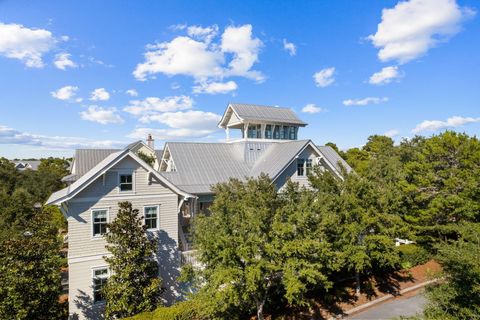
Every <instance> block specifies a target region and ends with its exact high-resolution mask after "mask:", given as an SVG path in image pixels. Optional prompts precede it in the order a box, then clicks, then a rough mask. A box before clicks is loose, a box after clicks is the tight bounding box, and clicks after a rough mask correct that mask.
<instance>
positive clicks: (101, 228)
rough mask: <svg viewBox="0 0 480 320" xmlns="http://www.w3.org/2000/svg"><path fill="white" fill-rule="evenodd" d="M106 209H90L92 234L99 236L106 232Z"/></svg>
mask: <svg viewBox="0 0 480 320" xmlns="http://www.w3.org/2000/svg"><path fill="white" fill-rule="evenodd" d="M107 214H108V211H107V210H92V223H93V236H94V237H97V236H101V235H103V234H105V233H106V232H107Z"/></svg>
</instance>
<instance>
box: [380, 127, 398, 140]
mask: <svg viewBox="0 0 480 320" xmlns="http://www.w3.org/2000/svg"><path fill="white" fill-rule="evenodd" d="M399 134H400V131H398V130H397V129H391V130H388V131H386V132H385V133H384V134H383V135H384V136H387V137H389V138H393V137H396V136H398V135H399Z"/></svg>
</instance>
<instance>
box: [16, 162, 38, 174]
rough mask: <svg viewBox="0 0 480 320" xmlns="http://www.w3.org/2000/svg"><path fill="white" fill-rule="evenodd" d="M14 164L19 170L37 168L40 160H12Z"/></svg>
mask: <svg viewBox="0 0 480 320" xmlns="http://www.w3.org/2000/svg"><path fill="white" fill-rule="evenodd" d="M12 162H13V164H14V165H15V169H17V170H19V171H23V170H27V169H30V170H37V169H38V166H39V165H40V162H41V161H40V160H14V161H12Z"/></svg>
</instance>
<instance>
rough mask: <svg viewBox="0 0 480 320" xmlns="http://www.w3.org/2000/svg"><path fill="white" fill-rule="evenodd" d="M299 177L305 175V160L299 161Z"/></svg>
mask: <svg viewBox="0 0 480 320" xmlns="http://www.w3.org/2000/svg"><path fill="white" fill-rule="evenodd" d="M297 175H298V176H300V177H303V176H304V175H305V159H297Z"/></svg>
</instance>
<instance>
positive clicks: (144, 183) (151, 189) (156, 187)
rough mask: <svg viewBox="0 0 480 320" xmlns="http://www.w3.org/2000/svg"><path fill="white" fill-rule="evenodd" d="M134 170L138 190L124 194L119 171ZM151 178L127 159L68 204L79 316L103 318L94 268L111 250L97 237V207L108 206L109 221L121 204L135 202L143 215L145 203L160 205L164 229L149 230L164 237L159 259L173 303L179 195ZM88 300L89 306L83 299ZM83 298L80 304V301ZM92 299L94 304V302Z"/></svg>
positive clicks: (72, 287)
mask: <svg viewBox="0 0 480 320" xmlns="http://www.w3.org/2000/svg"><path fill="white" fill-rule="evenodd" d="M120 171H122V172H132V173H133V175H134V178H133V182H134V191H133V192H128V193H123V192H119V191H118V189H117V185H118V172H120ZM152 179H153V180H151V181H149V174H148V172H147V171H146V170H145V169H144V168H142V167H141V166H140V165H138V163H137V162H136V161H135V160H133V159H130V158H126V159H124V160H122V161H121V162H120V163H118V164H117V165H116V166H114V167H113V168H112V169H110V170H109V171H108V172H107V173H106V174H105V178H103V177H99V178H98V179H97V180H96V181H94V182H93V183H92V184H91V185H90V186H89V187H87V188H86V189H85V190H83V191H82V192H80V193H79V194H78V195H77V196H76V197H75V198H74V199H72V200H71V201H69V203H68V233H69V249H68V260H69V291H70V292H69V303H70V305H69V309H70V314H71V315H73V314H76V316H75V317H77V318H78V319H84V318H87V319H88V317H86V316H85V315H93V317H90V318H91V319H97V318H98V317H97V316H98V312H99V311H98V310H97V309H98V308H99V307H98V306H92V303H91V302H92V301H93V296H92V288H91V285H92V270H91V269H92V267H97V266H102V265H105V262H104V261H103V258H102V257H103V256H104V255H106V254H108V251H107V250H106V249H105V245H106V241H105V240H104V238H103V237H93V226H92V214H91V210H92V209H107V210H108V218H107V221H108V222H111V221H113V219H115V217H116V215H117V212H118V203H119V202H121V201H129V202H131V203H132V206H133V208H134V209H138V210H139V213H140V214H141V215H142V216H143V208H144V206H150V205H158V206H159V230H155V231H148V232H152V233H154V234H156V235H157V236H158V240H159V247H158V253H157V258H158V260H159V266H160V275H161V277H162V279H163V285H164V286H165V287H166V288H167V289H169V290H167V295H166V296H165V298H166V300H167V302H168V301H172V299H173V298H174V297H175V296H176V295H177V293H176V292H175V290H176V288H175V278H176V277H177V276H178V267H179V253H178V228H179V222H178V195H177V194H175V193H174V192H173V191H171V190H170V189H168V188H166V187H165V186H164V185H162V183H160V182H159V181H157V180H155V178H154V177H153V178H152ZM79 300H81V301H83V302H84V305H83V306H80V305H79V304H78V301H79ZM75 301H77V302H75ZM88 302H90V307H89V308H86V306H88Z"/></svg>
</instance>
